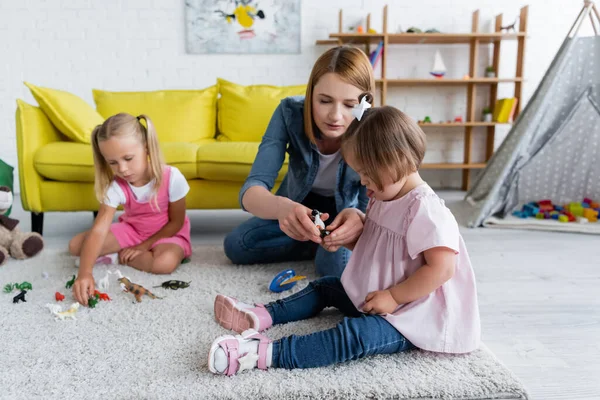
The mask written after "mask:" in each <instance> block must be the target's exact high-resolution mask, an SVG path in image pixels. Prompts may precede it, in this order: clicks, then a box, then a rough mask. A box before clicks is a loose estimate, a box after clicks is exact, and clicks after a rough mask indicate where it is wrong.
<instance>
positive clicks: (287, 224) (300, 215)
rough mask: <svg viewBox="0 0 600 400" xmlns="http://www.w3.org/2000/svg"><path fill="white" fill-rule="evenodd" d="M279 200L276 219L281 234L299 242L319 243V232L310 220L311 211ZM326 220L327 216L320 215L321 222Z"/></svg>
mask: <svg viewBox="0 0 600 400" xmlns="http://www.w3.org/2000/svg"><path fill="white" fill-rule="evenodd" d="M281 199H282V202H281V204H280V206H279V211H278V213H277V219H278V220H279V227H280V228H281V230H282V231H283V233H285V234H286V235H288V236H289V237H291V238H292V239H295V240H299V241H301V242H306V241H308V240H312V241H313V242H315V243H321V242H322V239H321V231H320V230H319V228H318V227H317V226H316V225H315V223H314V222H313V220H312V219H311V218H310V215H311V213H312V210H311V209H310V208H308V207H305V206H303V205H302V204H300V203H296V202H294V201H291V200H289V199H287V198H284V197H282V198H281ZM328 218H329V214H327V213H323V214H321V220H323V221H325V220H327V219H328Z"/></svg>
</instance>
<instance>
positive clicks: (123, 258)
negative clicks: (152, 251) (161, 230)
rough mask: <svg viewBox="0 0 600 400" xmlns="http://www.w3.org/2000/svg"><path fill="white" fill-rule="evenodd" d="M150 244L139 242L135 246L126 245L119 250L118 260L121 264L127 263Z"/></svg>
mask: <svg viewBox="0 0 600 400" xmlns="http://www.w3.org/2000/svg"><path fill="white" fill-rule="evenodd" d="M149 247H150V246H148V245H147V244H145V243H143V242H142V243H140V244H138V245H137V246H131V247H126V248H124V249H121V251H119V262H120V263H121V264H123V265H127V263H128V262H129V261H131V260H133V259H134V258H136V257H137V256H139V255H140V254H142V253H144V252H146V251H148V249H149Z"/></svg>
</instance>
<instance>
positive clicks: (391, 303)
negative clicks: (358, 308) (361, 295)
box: [362, 290, 398, 314]
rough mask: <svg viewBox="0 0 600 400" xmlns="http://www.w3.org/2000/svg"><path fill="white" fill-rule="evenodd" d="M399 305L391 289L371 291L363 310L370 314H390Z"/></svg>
mask: <svg viewBox="0 0 600 400" xmlns="http://www.w3.org/2000/svg"><path fill="white" fill-rule="evenodd" d="M397 307H398V303H396V300H394V298H393V297H392V292H390V291H389V290H378V291H376V292H371V293H369V294H368V295H367V297H365V305H364V306H363V308H362V309H363V312H365V313H368V314H389V313H392V312H393V311H394V310H395V309H396V308H397Z"/></svg>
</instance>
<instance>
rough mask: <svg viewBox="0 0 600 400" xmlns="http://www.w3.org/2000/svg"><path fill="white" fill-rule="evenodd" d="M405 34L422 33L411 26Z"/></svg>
mask: <svg viewBox="0 0 600 400" xmlns="http://www.w3.org/2000/svg"><path fill="white" fill-rule="evenodd" d="M406 33H423V31H422V30H421V29H419V28H417V27H416V26H411V27H410V28H408V29H407V30H406Z"/></svg>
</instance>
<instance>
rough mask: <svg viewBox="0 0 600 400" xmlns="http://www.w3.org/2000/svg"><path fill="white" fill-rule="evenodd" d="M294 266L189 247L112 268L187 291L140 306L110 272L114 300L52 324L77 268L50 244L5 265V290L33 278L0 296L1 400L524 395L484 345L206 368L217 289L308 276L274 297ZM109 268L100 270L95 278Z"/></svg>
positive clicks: (255, 290)
mask: <svg viewBox="0 0 600 400" xmlns="http://www.w3.org/2000/svg"><path fill="white" fill-rule="evenodd" d="M289 267H292V268H295V269H296V271H297V272H298V273H299V274H302V275H308V276H309V277H310V278H313V277H314V275H313V267H312V265H311V264H310V263H292V264H285V265H284V264H279V265H268V266H246V267H237V266H233V265H231V264H230V263H229V262H228V260H227V259H226V258H225V256H224V255H223V252H222V248H220V247H217V246H201V247H196V248H194V254H193V256H192V262H191V263H188V264H184V265H182V266H180V267H179V269H178V270H177V271H176V272H175V273H174V274H173V275H171V276H156V275H149V274H146V273H142V272H138V271H135V270H133V269H131V268H129V267H123V266H119V267H118V268H119V269H120V270H121V272H122V273H123V274H124V275H126V276H129V277H130V278H131V279H132V281H133V282H135V283H138V284H141V285H143V286H145V287H146V288H151V287H152V286H155V285H159V284H160V283H161V282H163V281H165V280H168V279H179V280H184V281H191V285H190V287H189V288H187V289H179V290H177V291H171V290H166V289H162V288H155V289H150V290H152V291H153V292H154V293H155V294H156V295H158V296H165V298H164V299H162V300H152V299H150V298H148V297H144V298H143V301H142V303H139V304H136V303H134V302H133V296H132V295H131V294H127V293H124V292H121V290H120V288H119V284H118V282H116V280H115V279H116V277H115V276H114V275H111V278H112V281H111V285H110V288H109V289H108V290H107V292H108V294H109V295H110V296H111V298H112V301H110V302H99V303H98V305H97V306H96V308H95V309H88V308H84V307H81V308H80V309H79V312H78V313H77V314H76V318H77V320H64V321H55V320H54V316H53V315H51V313H50V311H49V310H48V309H47V308H46V307H45V306H44V305H45V304H46V303H56V302H55V300H54V293H55V292H56V291H60V292H61V293H63V294H65V295H66V299H65V300H64V301H63V302H61V303H59V304H61V305H62V306H63V309H66V308H68V306H69V305H70V304H71V303H72V301H73V298H72V295H71V293H70V290H68V289H65V283H66V282H67V281H68V280H69V279H70V277H71V276H72V275H73V274H74V273H76V269H75V268H74V264H73V259H72V257H70V256H69V255H67V254H66V253H65V252H62V251H57V250H55V249H52V248H49V249H46V250H44V252H43V253H42V254H40V255H39V256H37V257H36V258H34V259H31V260H27V261H20V262H17V261H14V260H12V261H10V262H9V263H7V264H6V265H5V266H3V267H1V268H0V286H1V287H2V288H3V287H4V285H5V284H7V283H14V282H17V283H20V282H22V281H28V282H31V283H32V285H33V290H30V291H29V292H28V293H27V295H26V299H27V302H26V303H18V304H13V302H12V297H13V296H14V295H16V294H17V292H13V293H11V294H6V293H4V292H2V293H0V300H1V301H0V315H1V321H2V322H1V323H0V351H1V356H0V360H1V361H0V362H1V363H2V368H0V398H2V399H37V398H43V399H61V400H62V399H71V398H80V397H85V398H94V399H95V398H97V399H141V398H144V399H170V398H177V399H186V398H194V399H198V398H207V399H221V398H223V399H226V398H231V399H233V398H236V399H237V398H243V399H251V398H252V399H254V398H257V399H300V398H319V399H373V398H377V399H379V398H394V399H431V398H435V399H438V398H444V399H527V394H526V391H525V389H524V387H523V385H522V384H521V383H520V382H519V381H518V380H517V378H515V376H514V375H513V374H512V373H511V372H510V371H509V370H508V369H507V368H506V367H504V366H503V365H502V364H501V363H500V362H499V361H498V360H497V359H496V358H495V357H494V355H493V354H492V353H491V352H490V351H489V350H488V349H487V348H486V347H485V346H482V348H481V349H480V350H478V351H476V352H474V353H472V354H470V355H464V356H449V355H439V354H433V353H428V352H422V351H411V352H407V353H401V354H396V355H391V356H376V357H371V358H367V359H363V360H359V361H352V362H349V363H345V364H340V365H336V366H331V367H327V368H315V369H309V370H295V371H288V370H283V369H271V370H269V371H260V370H253V371H244V372H243V373H242V374H240V375H239V376H235V377H231V378H229V377H224V376H215V375H213V374H211V373H210V372H209V371H208V367H207V354H208V349H209V347H210V344H211V343H212V341H213V340H214V339H215V338H216V337H218V336H220V335H223V334H225V333H227V332H226V331H225V330H224V329H223V328H221V327H220V326H219V325H218V324H217V323H216V322H215V321H214V319H213V299H214V297H215V295H216V294H217V293H224V294H229V295H234V296H236V297H238V298H240V299H243V300H246V301H259V302H268V301H271V300H274V299H277V298H279V297H285V296H287V295H289V294H290V293H291V292H295V291H297V290H300V289H301V288H302V287H304V286H305V285H306V281H300V282H299V283H298V284H297V285H296V287H295V288H294V290H292V291H288V292H284V293H282V294H279V295H276V294H273V293H271V292H269V291H268V288H267V286H268V283H269V281H270V280H271V278H272V277H273V276H274V275H275V274H276V273H277V272H279V271H281V270H283V269H286V268H289ZM111 269H115V267H111ZM106 270H107V268H106V267H104V266H98V267H96V269H95V271H94V275H95V277H96V279H97V280H98V279H99V278H101V277H103V276H104V275H105V271H106ZM44 272H47V273H48V275H49V276H48V277H47V278H45V277H43V273H44ZM340 318H341V314H339V313H338V312H337V311H334V310H326V312H324V313H323V314H322V315H321V316H319V317H317V318H314V319H311V320H306V321H299V322H294V323H289V324H286V325H282V326H275V327H273V328H272V329H270V330H269V331H268V336H270V337H271V338H273V339H276V338H279V337H282V336H284V335H290V334H307V333H310V332H313V331H316V330H321V329H325V328H329V327H332V326H334V325H335V324H336V322H337V321H338V320H339V319H340Z"/></svg>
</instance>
